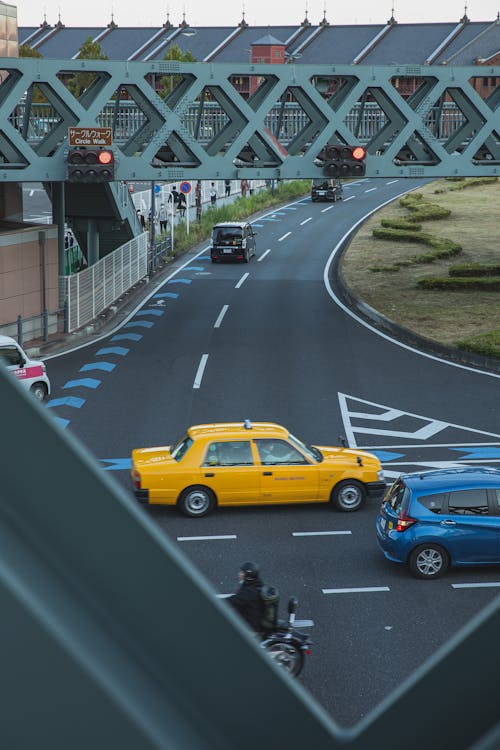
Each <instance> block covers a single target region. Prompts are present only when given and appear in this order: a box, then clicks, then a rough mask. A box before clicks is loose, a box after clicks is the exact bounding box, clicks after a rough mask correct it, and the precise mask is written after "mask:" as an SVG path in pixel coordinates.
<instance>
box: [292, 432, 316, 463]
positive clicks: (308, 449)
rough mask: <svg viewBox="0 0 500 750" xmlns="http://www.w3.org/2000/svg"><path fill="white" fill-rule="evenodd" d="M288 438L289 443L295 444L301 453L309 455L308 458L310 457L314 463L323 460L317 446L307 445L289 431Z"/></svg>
mask: <svg viewBox="0 0 500 750" xmlns="http://www.w3.org/2000/svg"><path fill="white" fill-rule="evenodd" d="M288 439H289V440H290V442H291V443H293V444H294V445H296V446H297V448H299V449H300V450H301V451H302V452H303V453H305V454H306V456H309V458H312V460H313V461H315V462H316V463H321V461H322V460H323V454H322V453H321V451H319V450H318V449H317V448H315V447H314V445H307V443H303V442H302V440H299V439H298V438H296V437H295V435H292V433H291V432H289V433H288Z"/></svg>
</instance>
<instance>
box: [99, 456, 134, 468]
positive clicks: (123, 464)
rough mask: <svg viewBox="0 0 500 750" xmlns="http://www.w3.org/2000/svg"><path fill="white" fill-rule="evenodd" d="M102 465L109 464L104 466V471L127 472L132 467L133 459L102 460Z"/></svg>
mask: <svg viewBox="0 0 500 750" xmlns="http://www.w3.org/2000/svg"><path fill="white" fill-rule="evenodd" d="M100 461H101V463H103V464H109V466H104V467H103V469H104V471H127V470H130V467H131V466H132V459H130V458H101V459H100Z"/></svg>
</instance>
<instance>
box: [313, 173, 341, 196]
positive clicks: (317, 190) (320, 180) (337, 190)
mask: <svg viewBox="0 0 500 750" xmlns="http://www.w3.org/2000/svg"><path fill="white" fill-rule="evenodd" d="M311 200H312V201H341V200H342V183H341V181H340V178H339V177H337V179H336V180H335V179H331V178H328V177H317V178H315V179H314V180H313V181H312V184H311Z"/></svg>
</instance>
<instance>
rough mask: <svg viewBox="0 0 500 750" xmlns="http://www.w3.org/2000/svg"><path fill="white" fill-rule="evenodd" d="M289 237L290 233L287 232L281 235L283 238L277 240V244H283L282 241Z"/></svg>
mask: <svg viewBox="0 0 500 750" xmlns="http://www.w3.org/2000/svg"><path fill="white" fill-rule="evenodd" d="M290 235H291V232H287V233H286V234H284V235H283V237H280V238H279V240H278V242H283V240H286V238H287V237H289V236H290Z"/></svg>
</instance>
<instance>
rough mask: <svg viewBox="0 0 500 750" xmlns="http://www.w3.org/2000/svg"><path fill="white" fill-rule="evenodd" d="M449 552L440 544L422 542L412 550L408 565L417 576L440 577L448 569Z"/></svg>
mask: <svg viewBox="0 0 500 750" xmlns="http://www.w3.org/2000/svg"><path fill="white" fill-rule="evenodd" d="M449 564H450V559H449V557H448V553H447V552H446V550H445V549H443V547H440V546H439V544H431V543H428V544H421V545H419V546H418V547H415V549H414V550H413V551H412V553H411V555H410V557H409V560H408V566H409V568H410V571H411V573H413V575H414V576H415V577H416V578H426V579H427V580H429V579H430V578H439V577H440V576H442V575H444V574H445V573H446V571H447V570H448V566H449Z"/></svg>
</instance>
